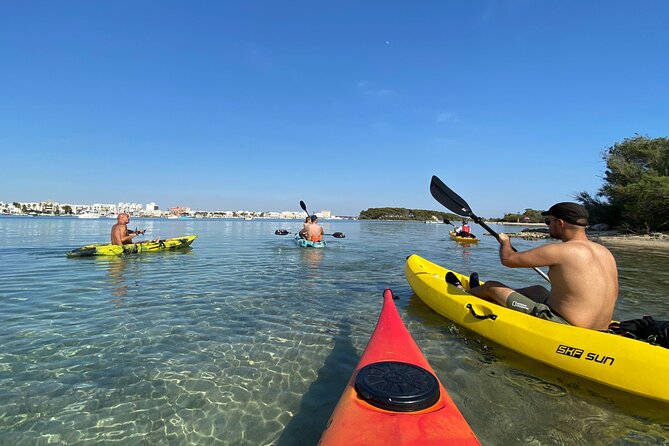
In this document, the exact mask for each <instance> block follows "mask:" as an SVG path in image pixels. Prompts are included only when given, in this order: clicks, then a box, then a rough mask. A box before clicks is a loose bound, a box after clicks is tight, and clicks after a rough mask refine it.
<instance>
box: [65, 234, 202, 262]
mask: <svg viewBox="0 0 669 446" xmlns="http://www.w3.org/2000/svg"><path fill="white" fill-rule="evenodd" d="M196 238H197V234H195V235H185V236H183V237H174V238H168V239H166V240H160V241H158V242H154V241H147V242H143V243H130V244H128V245H112V244H106V245H87V246H82V247H81V248H78V249H75V250H73V251H70V252H68V253H67V256H68V257H90V256H119V255H122V254H139V253H143V252H156V251H165V250H172V249H180V248H185V247H187V246H190V244H191V243H193V240H195V239H196Z"/></svg>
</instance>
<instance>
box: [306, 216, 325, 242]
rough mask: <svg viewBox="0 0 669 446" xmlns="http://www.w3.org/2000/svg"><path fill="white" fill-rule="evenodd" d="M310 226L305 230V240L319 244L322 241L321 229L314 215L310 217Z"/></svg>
mask: <svg viewBox="0 0 669 446" xmlns="http://www.w3.org/2000/svg"><path fill="white" fill-rule="evenodd" d="M310 219H311V224H310V225H309V227H308V228H307V240H309V241H312V242H320V241H322V240H323V227H322V226H321V225H319V224H318V217H317V216H316V214H314V215H312V216H311V218H310Z"/></svg>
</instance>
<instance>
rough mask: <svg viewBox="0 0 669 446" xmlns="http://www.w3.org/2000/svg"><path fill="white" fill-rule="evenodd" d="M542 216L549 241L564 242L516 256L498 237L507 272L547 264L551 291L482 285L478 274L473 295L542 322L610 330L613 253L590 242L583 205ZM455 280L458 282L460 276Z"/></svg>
mask: <svg viewBox="0 0 669 446" xmlns="http://www.w3.org/2000/svg"><path fill="white" fill-rule="evenodd" d="M541 214H542V215H544V216H545V217H546V219H545V220H544V223H546V225H548V230H549V234H550V236H551V238H554V239H558V240H561V241H562V242H563V243H550V244H547V245H542V246H539V247H537V248H534V249H531V250H529V251H525V252H514V251H513V249H512V248H511V243H510V241H509V236H508V235H506V234H500V235H499V242H500V247H499V257H500V260H501V261H502V265H504V266H507V267H509V268H533V267H541V266H548V267H549V271H548V276H549V277H550V279H551V290H550V291H549V290H547V289H546V288H544V287H543V286H541V285H535V286H530V287H527V288H521V289H515V290H514V289H512V288H510V287H508V286H506V285H504V284H503V283H500V282H496V281H487V282H485V283H484V284H483V285H480V286H478V274H477V273H472V275H471V277H470V282H471V287H472V288H470V289H469V290H468V291H469V293H471V294H473V295H474V296H478V297H481V298H487V299H489V300H491V301H493V302H496V303H498V304H500V305H503V306H506V307H508V308H511V309H513V310H517V311H521V312H523V313H527V314H531V315H534V316H537V317H539V318H542V319H548V320H551V321H554V322H560V323H567V324H571V325H576V326H578V327H583V328H590V329H593V330H606V329H607V328H608V326H609V323H610V322H611V318H612V316H613V309H614V307H615V304H616V299H617V298H618V268H617V265H616V261H615V259H614V258H613V255H612V254H611V252H610V251H609V250H608V249H606V248H605V247H604V246H602V245H600V244H598V243H594V242H592V241H590V240H588V237H587V235H586V233H585V228H586V226H587V225H588V211H587V209H585V207H583V206H581V205H580V204H578V203H570V202H563V203H557V204H555V205H553V206H551V208H550V209H549V210H548V211H546V212H542V213H541ZM447 276H448V275H447ZM453 278H455V275H453V274H452V273H450V277H447V279H446V280H447V282H449V283H451V284H455V283H454V281H453ZM455 282H459V281H458V280H457V278H455ZM455 285H456V286H457V284H455Z"/></svg>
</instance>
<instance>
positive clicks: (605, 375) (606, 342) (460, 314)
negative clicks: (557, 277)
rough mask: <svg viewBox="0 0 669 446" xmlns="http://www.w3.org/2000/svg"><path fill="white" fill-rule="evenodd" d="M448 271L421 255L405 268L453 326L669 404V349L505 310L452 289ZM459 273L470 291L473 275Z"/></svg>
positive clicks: (430, 303)
mask: <svg viewBox="0 0 669 446" xmlns="http://www.w3.org/2000/svg"><path fill="white" fill-rule="evenodd" d="M448 271H449V270H448V269H446V268H443V267H441V266H439V265H437V264H435V263H432V262H430V261H428V260H426V259H424V258H422V257H419V256H417V255H412V256H410V257H409V258H408V259H407V262H406V265H405V268H404V273H405V275H406V278H407V281H408V282H409V284H410V285H411V288H412V289H413V291H414V293H416V295H417V296H418V297H419V298H420V299H421V300H423V301H424V302H425V303H426V304H427V305H428V306H429V307H430V308H432V309H433V310H434V311H436V312H437V313H439V314H441V315H442V316H444V317H446V318H448V319H450V320H452V321H453V322H455V323H457V324H459V325H461V326H463V327H466V328H467V329H469V330H472V331H474V332H476V333H478V334H479V335H481V336H483V337H485V338H487V339H489V340H491V341H493V342H495V343H497V344H499V345H502V346H504V347H506V348H509V349H511V350H514V351H516V352H518V353H520V354H521V355H524V356H527V357H530V358H532V359H534V360H536V361H540V362H542V363H544V364H548V365H550V366H552V367H555V368H557V369H559V370H562V371H565V372H568V373H571V374H573V375H577V376H580V377H582V378H586V379H589V380H592V381H595V382H598V383H600V384H604V385H606V386H609V387H613V388H615V389H619V390H622V391H625V392H629V393H632V394H635V395H639V396H642V397H645V398H651V399H654V400H658V401H662V402H665V403H669V379H667V378H668V377H669V349H666V348H663V347H660V346H656V345H651V344H649V343H646V342H642V341H637V340H634V339H630V338H626V337H623V336H619V335H614V334H610V333H603V332H599V331H595V330H588V329H585V328H579V327H574V326H570V325H564V324H558V323H555V322H550V321H546V320H543V319H539V318H537V317H534V316H530V315H527V314H524V313H521V312H518V311H514V310H510V309H508V308H504V307H501V306H499V305H496V304H494V303H491V302H488V301H485V300H483V299H479V298H477V297H475V296H472V295H471V294H469V293H467V292H466V291H463V290H460V289H458V288H456V287H455V286H453V285H449V284H447V283H446V281H445V276H446V273H447V272H448ZM453 273H454V274H455V275H456V276H457V277H458V278H459V279H460V281H461V282H462V284H463V286H464V287H465V288H469V278H468V277H467V276H464V275H462V274H458V273H456V272H455V271H453Z"/></svg>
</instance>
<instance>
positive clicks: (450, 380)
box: [0, 217, 669, 446]
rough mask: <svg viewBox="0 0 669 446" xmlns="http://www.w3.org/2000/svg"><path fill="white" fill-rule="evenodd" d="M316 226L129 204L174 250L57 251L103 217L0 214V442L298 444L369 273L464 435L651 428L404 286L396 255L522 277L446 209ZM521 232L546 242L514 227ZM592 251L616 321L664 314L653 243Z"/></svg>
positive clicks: (86, 236)
mask: <svg viewBox="0 0 669 446" xmlns="http://www.w3.org/2000/svg"><path fill="white" fill-rule="evenodd" d="M322 223H323V226H324V228H325V231H326V232H328V233H332V232H335V231H341V232H344V233H345V234H346V238H345V239H333V238H330V239H329V242H330V244H329V245H328V248H327V249H325V250H314V249H302V248H299V247H297V246H295V245H294V244H293V242H292V239H291V238H290V237H291V236H283V237H282V236H276V235H274V230H276V229H278V228H285V229H288V230H290V231H296V230H298V229H299V227H300V226H301V222H299V221H287V220H281V221H278V220H277V221H272V220H253V221H241V220H235V221H232V220H213V219H212V220H199V219H196V220H145V219H137V220H133V221H131V223H130V225H129V226H130V227H132V228H134V227H135V226H137V227H140V228H142V227H145V228H147V229H148V230H147V238H149V237H150V238H155V237H157V236H160V237H163V238H166V237H171V236H180V235H185V234H199V237H198V238H197V239H196V240H195V242H194V243H193V245H192V248H191V249H188V250H183V251H174V252H164V253H155V254H144V255H138V256H128V257H119V258H78V259H69V258H66V257H65V253H66V252H67V251H68V250H70V249H73V248H76V247H79V246H82V245H85V244H90V243H99V242H106V241H107V240H108V238H109V231H110V228H111V225H112V224H113V220H109V219H100V220H83V219H75V218H59V217H50V218H49V217H32V218H29V217H2V218H0V305H1V306H2V311H1V312H0V444H2V445H46V444H63V445H86V444H120V445H210V444H221V445H314V444H315V443H316V442H317V441H318V438H319V436H320V433H321V431H322V430H323V428H324V426H325V424H326V422H327V420H328V418H329V416H330V414H331V412H332V410H333V408H334V406H335V404H336V403H337V400H338V399H339V396H340V394H341V391H342V390H343V388H344V386H345V385H346V382H347V381H348V379H349V377H350V375H351V373H352V371H353V369H354V367H355V365H356V363H357V361H358V358H359V356H360V354H361V353H362V351H363V349H364V348H365V346H366V344H367V341H368V340H369V336H370V334H371V333H372V330H373V329H374V326H375V323H376V319H377V317H378V314H379V311H380V309H381V303H382V292H383V290H384V289H385V288H386V287H390V288H392V289H393V291H394V293H395V294H397V295H399V296H400V300H399V301H397V306H398V309H399V312H400V315H401V316H402V319H403V320H404V321H405V323H406V325H407V327H408V329H409V331H410V332H411V334H412V335H413V337H414V339H415V340H416V342H417V343H418V345H419V346H420V347H421V349H422V350H423V352H424V353H425V355H426V357H427V359H428V360H429V361H430V363H431V365H432V367H433V368H434V370H435V372H436V373H437V375H438V376H439V378H440V379H441V380H442V382H443V383H444V386H445V387H446V389H447V390H448V392H449V393H450V395H451V397H452V398H453V400H454V401H455V403H456V404H457V405H458V406H459V408H460V410H461V412H462V413H463V415H464V416H465V417H466V419H467V420H468V422H469V424H470V425H471V427H472V429H473V430H474V432H475V433H476V434H477V435H478V437H479V439H480V440H481V442H482V443H483V444H486V445H518V444H527V445H537V446H538V445H630V444H634V445H665V444H667V443H669V408H668V407H667V406H666V405H661V404H658V403H652V402H649V401H644V400H641V399H638V398H634V397H629V396H627V395H624V394H621V393H619V392H615V391H612V390H609V389H607V388H604V387H601V386H597V385H595V384H592V383H590V382H588V381H584V380H579V379H577V378H573V377H571V376H569V375H566V374H563V373H560V372H557V371H554V370H552V369H550V368H548V367H546V366H542V365H540V364H537V363H534V362H532V361H529V360H527V359H526V358H523V357H520V356H518V355H516V354H514V353H512V352H510V351H508V350H505V349H503V348H501V347H499V346H496V345H492V344H490V343H488V342H486V341H485V340H484V339H482V338H480V337H478V336H476V335H474V334H473V333H471V332H468V331H467V330H465V329H462V328H459V327H457V326H454V325H453V324H452V323H450V322H449V321H447V320H446V319H444V318H442V317H440V316H439V315H437V314H436V313H434V312H432V311H431V310H430V309H429V308H427V307H426V306H425V305H424V304H423V303H422V301H420V299H418V298H417V297H416V296H413V295H412V292H411V289H410V287H409V286H408V284H407V282H406V280H405V278H404V273H403V267H404V260H405V258H406V256H408V255H409V254H412V253H418V254H420V255H421V256H423V257H426V258H428V259H430V260H432V261H434V262H436V263H440V264H443V265H447V266H449V267H451V268H453V269H455V270H458V271H461V272H466V273H468V272H470V271H473V270H478V271H479V272H480V275H481V278H482V279H483V280H486V279H488V278H492V277H494V278H498V279H502V280H503V281H505V282H506V283H508V284H510V285H512V286H525V285H530V284H536V283H542V279H541V278H540V277H539V276H538V275H537V274H536V273H535V272H534V271H532V270H525V269H523V270H510V269H506V268H504V267H502V266H501V265H500V264H499V260H498V258H497V242H496V241H495V240H494V239H493V238H492V237H489V236H482V240H481V242H480V243H479V244H478V245H477V246H463V245H460V244H458V243H456V242H453V241H451V240H450V239H449V237H448V229H449V226H446V225H437V224H425V223H421V222H365V221H324V222H322ZM473 229H474V232H475V233H476V234H477V235H482V231H481V229H480V228H473ZM495 229H497V230H499V231H500V232H503V231H507V232H516V231H518V230H519V229H518V228H517V227H508V228H505V227H503V226H497V227H495ZM538 243H549V242H547V241H523V240H516V239H514V245H515V246H516V247H517V248H518V249H520V250H523V249H527V248H530V247H533V246H537V244H538ZM611 249H612V251H613V252H614V255H615V256H616V258H617V260H618V262H619V267H620V282H621V298H620V299H619V304H618V309H617V312H616V315H615V316H616V318H618V319H631V318H635V317H640V316H641V315H643V314H652V315H656V316H658V317H660V316H663V318H664V319H669V300H668V299H667V294H666V293H667V289H668V288H669V252H667V251H663V250H658V249H642V248H630V247H625V248H613V247H612V248H611ZM668 378H669V377H668ZM661 385H663V386H666V385H667V383H666V382H662V383H658V386H661ZM360 428H361V429H365V428H366V427H365V426H360Z"/></svg>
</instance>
